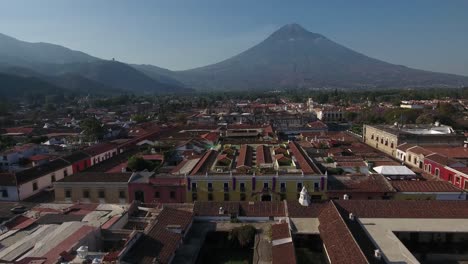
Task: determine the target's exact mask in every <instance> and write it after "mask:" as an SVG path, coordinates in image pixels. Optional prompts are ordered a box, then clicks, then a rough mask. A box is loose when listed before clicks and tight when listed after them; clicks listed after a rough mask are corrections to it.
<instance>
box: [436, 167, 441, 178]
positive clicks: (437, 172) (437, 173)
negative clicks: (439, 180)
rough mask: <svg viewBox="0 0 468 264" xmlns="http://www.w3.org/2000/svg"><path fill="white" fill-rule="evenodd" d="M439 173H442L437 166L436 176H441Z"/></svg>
mask: <svg viewBox="0 0 468 264" xmlns="http://www.w3.org/2000/svg"><path fill="white" fill-rule="evenodd" d="M439 174H440V171H439V168H436V169H435V176H437V177H439Z"/></svg>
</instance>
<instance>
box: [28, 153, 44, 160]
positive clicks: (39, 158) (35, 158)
mask: <svg viewBox="0 0 468 264" xmlns="http://www.w3.org/2000/svg"><path fill="white" fill-rule="evenodd" d="M46 159H49V156H48V155H43V154H39V155H34V156H31V157H29V160H30V161H39V160H46Z"/></svg>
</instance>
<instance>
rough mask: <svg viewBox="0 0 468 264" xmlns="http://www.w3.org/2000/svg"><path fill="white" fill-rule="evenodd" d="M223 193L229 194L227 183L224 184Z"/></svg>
mask: <svg viewBox="0 0 468 264" xmlns="http://www.w3.org/2000/svg"><path fill="white" fill-rule="evenodd" d="M224 191H225V192H229V183H228V182H225V183H224Z"/></svg>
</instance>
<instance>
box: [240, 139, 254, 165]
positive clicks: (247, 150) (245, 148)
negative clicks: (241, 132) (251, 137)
mask: <svg viewBox="0 0 468 264" xmlns="http://www.w3.org/2000/svg"><path fill="white" fill-rule="evenodd" d="M252 155H253V149H252V147H251V146H249V145H245V144H244V145H242V146H241V148H240V151H239V156H238V157H237V166H236V167H237V168H239V167H244V166H246V167H251V166H252Z"/></svg>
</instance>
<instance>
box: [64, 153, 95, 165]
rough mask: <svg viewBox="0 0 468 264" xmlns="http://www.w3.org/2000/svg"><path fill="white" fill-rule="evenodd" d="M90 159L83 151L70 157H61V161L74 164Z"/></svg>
mask: <svg viewBox="0 0 468 264" xmlns="http://www.w3.org/2000/svg"><path fill="white" fill-rule="evenodd" d="M90 157H91V156H89V155H88V154H86V153H84V152H83V151H75V152H73V153H72V154H70V155H67V156H64V157H62V159H64V160H66V161H68V162H70V163H75V162H77V161H81V160H86V159H89V158H90Z"/></svg>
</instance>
